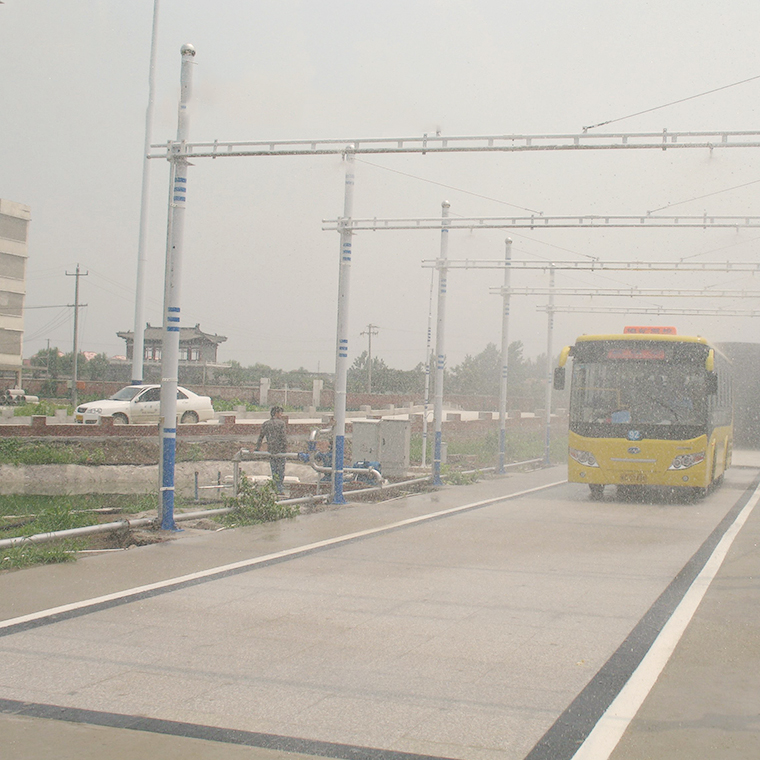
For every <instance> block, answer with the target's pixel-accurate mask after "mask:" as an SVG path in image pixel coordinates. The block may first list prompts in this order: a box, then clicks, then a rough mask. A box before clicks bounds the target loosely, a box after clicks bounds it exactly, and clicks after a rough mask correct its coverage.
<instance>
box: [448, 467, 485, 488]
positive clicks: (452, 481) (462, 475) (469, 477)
mask: <svg viewBox="0 0 760 760" xmlns="http://www.w3.org/2000/svg"><path fill="white" fill-rule="evenodd" d="M479 475H480V473H478V472H459V471H458V470H450V471H448V472H445V473H444V474H443V481H444V482H445V483H448V485H450V486H469V485H471V484H472V483H476V482H477V480H478V477H479Z"/></svg>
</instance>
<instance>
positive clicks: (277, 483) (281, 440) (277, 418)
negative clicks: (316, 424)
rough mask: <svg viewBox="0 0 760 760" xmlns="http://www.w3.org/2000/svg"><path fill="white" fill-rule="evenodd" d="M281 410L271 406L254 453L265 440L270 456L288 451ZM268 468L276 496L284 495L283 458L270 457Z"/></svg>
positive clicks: (278, 407) (279, 407)
mask: <svg viewBox="0 0 760 760" xmlns="http://www.w3.org/2000/svg"><path fill="white" fill-rule="evenodd" d="M283 411H284V410H283V408H282V407H281V406H273V407H272V410H271V411H270V413H269V414H270V419H268V420H267V421H266V422H265V423H264V424H263V425H262V426H261V433H259V440H258V441H257V442H256V451H258V450H259V449H260V448H261V443H262V441H263V440H264V439H265V438H266V441H267V451H268V452H269V454H270V455H275V454H284V453H285V452H286V451H287V450H288V437H287V434H286V432H285V420H283V419H282V413H283ZM269 466H270V468H271V470H272V482H273V483H274V487H275V489H276V490H277V493H278V494H283V493H285V492H284V491H283V489H282V484H283V483H284V482H285V457H280V456H270V457H269Z"/></svg>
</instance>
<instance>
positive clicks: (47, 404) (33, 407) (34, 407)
mask: <svg viewBox="0 0 760 760" xmlns="http://www.w3.org/2000/svg"><path fill="white" fill-rule="evenodd" d="M58 409H65V410H66V413H67V414H73V413H74V408H73V407H72V406H71V405H70V404H56V403H54V402H52V401H47V400H45V399H43V400H42V401H40V402H39V403H38V404H21V406H16V407H14V409H13V416H14V417H33V416H35V415H40V414H44V415H45V416H46V417H55V413H56V411H57V410H58Z"/></svg>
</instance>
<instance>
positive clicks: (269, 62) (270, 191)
mask: <svg viewBox="0 0 760 760" xmlns="http://www.w3.org/2000/svg"><path fill="white" fill-rule="evenodd" d="M152 14H153V2H152V0H130V1H129V2H124V1H122V2H115V1H114V0H70V1H68V2H60V1H58V0H6V2H5V4H4V5H3V6H2V7H0V67H1V68H0V102H2V104H3V105H2V108H0V151H2V153H1V154H0V167H1V168H2V171H0V197H2V198H6V199H9V200H13V201H18V202H21V203H25V204H27V205H29V206H30V207H31V210H32V225H31V233H30V242H29V268H28V282H27V299H26V302H27V306H28V307H38V306H60V307H63V305H65V304H71V303H73V298H74V278H73V277H67V276H66V272H73V271H74V269H75V267H76V265H77V263H79V264H80V265H81V267H82V269H83V271H87V272H89V275H88V276H87V277H85V278H83V279H82V280H81V289H80V298H81V301H82V302H84V303H87V304H88V305H87V308H86V309H83V311H82V318H81V320H80V341H79V345H80V348H81V350H90V351H97V352H101V351H102V352H106V353H107V354H109V355H114V354H123V353H124V342H123V341H121V340H120V339H119V338H118V337H117V336H116V332H117V331H119V330H131V329H133V327H134V325H133V319H134V289H135V276H136V265H137V235H138V222H139V209H140V184H141V175H142V157H141V151H142V143H143V137H144V122H145V108H146V105H147V94H148V63H149V52H150V37H151V20H152ZM758 29H760V4H758V3H757V2H750V0H725V1H724V2H723V3H720V4H716V3H715V2H709V3H708V2H700V1H699V0H669V2H667V3H663V2H644V1H643V0H630V1H629V2H626V3H612V2H609V0H604V1H602V0H575V1H574V2H569V1H568V0H534V1H533V2H530V3H529V2H525V0H523V1H522V2H514V1H510V0H436V1H435V2H434V1H432V0H405V1H404V2H399V1H398V0H385V2H383V3H368V2H362V1H360V0H359V1H357V0H352V1H351V2H349V1H348V0H346V1H342V0H321V1H320V2H315V1H311V0H301V1H300V2H299V1H297V0H276V1H275V0H268V1H261V0H259V1H257V0H217V1H216V2H213V3H211V2H208V0H206V1H205V2H200V1H199V0H182V1H181V2H180V0H161V3H160V20H159V29H158V67H157V74H156V77H157V79H156V111H155V120H154V126H153V141H154V142H162V141H165V140H167V139H171V138H173V137H174V136H175V135H176V129H177V116H176V114H177V100H178V93H179V73H180V53H179V50H180V47H181V45H182V44H183V43H186V42H189V43H192V44H193V45H194V46H195V48H196V50H197V55H196V58H195V61H196V64H197V65H196V68H195V69H194V81H195V89H194V99H193V106H192V117H191V125H190V138H191V140H195V141H200V140H214V139H219V140H257V139H275V140H276V139H285V138H345V139H347V140H348V139H350V138H359V137H397V136H414V135H421V134H422V133H425V132H436V131H437V130H440V131H441V132H442V133H443V134H445V135H452V136H453V135H464V134H509V133H536V134H542V133H543V134H546V133H568V132H570V133H577V132H580V131H581V129H582V127H583V126H585V125H589V124H596V123H598V122H601V121H605V120H607V119H617V118H619V117H624V116H627V115H629V114H633V113H637V112H640V111H643V110H645V109H650V108H653V107H655V106H659V105H662V104H666V103H670V102H673V101H676V100H680V99H683V98H687V97H689V96H691V95H696V94H698V93H702V92H705V91H708V90H712V89H715V88H719V87H722V86H724V85H729V84H732V83H734V82H739V81H741V80H744V79H748V78H750V77H754V76H758V75H760V63H759V62H758V56H757V50H758ZM758 102H760V79H758V80H755V81H751V82H748V83H746V84H743V85H740V86H736V87H732V88H729V89H724V90H721V91H720V92H717V93H714V94H712V95H707V96H705V97H701V98H697V99H693V100H689V101H687V102H685V103H681V104H679V105H674V106H671V107H669V108H664V109H661V110H657V111H654V112H651V113H648V114H645V115H642V116H638V117H635V118H628V119H625V120H622V121H619V122H616V123H615V124H614V125H610V126H609V127H605V128H603V129H602V130H599V131H616V132H623V131H625V132H642V131H650V130H661V129H663V128H664V127H667V128H668V129H669V130H670V131H687V130H705V129H706V130H722V129H757V128H759V127H760V119H758V108H757V103H758ZM759 165H760V152H759V151H758V149H736V150H715V151H713V152H712V153H710V152H709V151H707V150H683V151H676V150H673V151H668V152H662V151H630V152H626V151H596V152H578V153H558V154H551V155H549V154H544V153H523V154H481V155H454V154H452V155H438V156H436V155H426V156H396V155H387V156H375V157H373V156H367V157H362V156H360V157H358V159H357V172H356V174H357V179H356V194H355V209H354V211H355V215H356V216H357V217H374V216H377V217H379V218H384V217H421V216H422V217H429V216H438V215H439V214H440V208H441V202H442V201H443V200H448V201H450V202H451V213H452V215H460V216H476V215H486V216H502V215H508V214H515V213H518V212H519V209H516V208H515V207H516V206H517V207H523V208H529V209H534V210H536V211H541V212H544V213H545V214H553V215H558V214H643V213H645V212H646V211H649V210H652V209H656V208H660V207H663V206H666V205H667V204H676V203H677V204H679V205H677V206H675V207H674V208H673V210H672V211H673V213H679V214H701V213H703V212H705V211H707V212H709V213H713V214H726V215H734V214H758V213H760V203H759V202H758V198H759V196H760V182H758V180H760V172H759V171H758V166H759ZM752 182H758V184H751V185H749V186H747V187H743V188H740V189H735V190H729V188H734V187H736V186H739V185H745V184H746V183H752ZM443 185H445V186H448V187H443ZM167 188H168V165H167V163H166V161H164V160H156V161H154V162H152V166H151V204H150V240H149V253H148V255H149V268H148V289H147V293H146V320H147V321H150V322H151V323H152V324H153V325H159V324H160V323H161V314H162V299H163V271H164V259H165V242H166V216H167V212H166V206H167ZM722 191H725V192H722ZM712 193H716V194H714V195H710V197H706V198H701V199H699V200H691V199H694V198H698V197H700V196H706V195H708V194H712ZM188 197H189V200H188V209H187V214H186V217H187V224H186V235H185V255H184V272H183V280H182V313H183V324H184V325H186V326H192V325H194V324H196V323H200V325H201V327H202V329H204V330H205V331H207V332H211V333H219V334H222V335H226V336H227V337H228V340H227V342H226V343H224V344H223V345H222V347H221V349H220V359H222V360H228V359H236V360H238V361H240V362H241V363H242V364H244V365H248V364H253V363H255V362H257V361H260V362H264V363H267V364H271V365H274V366H277V367H283V368H286V369H290V368H295V367H298V366H304V367H306V368H307V369H310V370H313V371H316V370H317V369H318V368H319V369H321V370H322V371H330V370H332V369H333V368H334V362H335V359H334V356H335V352H334V345H335V321H336V295H337V270H338V243H339V240H338V235H337V233H335V232H328V231H322V229H321V228H322V219H334V218H336V217H338V216H340V215H341V213H342V208H343V166H342V162H341V159H340V157H338V156H332V157H331V156H322V157H319V156H314V157H311V156H309V157H288V158H274V157H267V158H235V159H224V160H215V161H211V160H208V159H199V160H197V161H196V162H195V165H194V166H193V167H192V168H191V169H190V179H189V196H188ZM683 201H689V202H687V203H683ZM510 204H512V205H510ZM509 234H510V236H511V237H512V238H513V239H514V246H513V257H514V258H516V259H527V258H530V259H538V260H547V261H548V260H566V259H578V258H583V256H584V255H594V256H598V257H600V258H602V259H605V258H606V259H620V258H630V259H652V260H662V259H678V258H681V257H683V256H695V255H697V254H699V256H698V257H697V259H696V260H705V261H710V260H721V261H725V260H732V261H749V260H755V259H756V258H757V251H758V242H759V241H760V230H755V231H754V232H753V231H752V230H743V231H740V232H736V231H732V230H722V231H721V230H710V229H707V230H693V231H689V230H664V231H655V230H635V229H634V230H606V231H601V230H574V229H567V230H551V231H543V232H538V231H536V232H523V231H513V232H511V233H509ZM506 236H507V233H506V232H505V231H499V230H496V231H477V232H474V233H470V232H464V231H458V232H452V233H451V236H450V243H449V257H450V258H452V259H459V258H493V259H499V258H502V257H503V255H504V239H505V237H506ZM439 247H440V233H438V232H422V231H416V232H390V231H387V232H376V233H372V232H364V233H359V234H358V235H356V237H355V238H354V259H353V267H352V275H351V277H352V280H351V304H350V337H351V346H350V356H351V359H352V360H353V358H354V357H355V356H357V355H358V354H359V353H360V352H361V351H362V350H364V349H366V347H367V339H366V337H361V336H360V333H361V332H362V331H364V330H366V329H367V325H368V324H369V323H372V324H374V325H377V326H378V328H379V332H378V335H377V336H376V337H374V339H373V352H374V353H375V354H376V355H377V356H380V357H382V358H383V359H385V361H386V362H387V363H388V364H390V365H391V366H394V367H399V368H411V367H413V366H414V365H416V364H417V363H418V362H419V361H422V360H423V359H424V356H425V338H426V330H427V315H428V306H429V294H430V270H429V269H424V268H423V267H422V266H421V262H422V260H423V259H432V258H435V257H436V256H437V254H438V251H439ZM501 282H502V274H501V272H496V271H492V272H487V271H485V272H484V271H472V270H470V271H454V272H452V273H451V275H450V280H449V296H448V302H447V317H448V327H447V354H448V363H449V366H452V365H454V364H457V363H458V362H460V361H461V360H462V358H463V357H464V356H465V355H466V354H468V353H470V354H475V353H478V352H480V351H481V350H482V349H483V348H484V347H485V345H486V344H487V343H488V342H489V341H491V342H495V343H496V344H497V345H498V344H499V342H500V331H501V299H500V298H499V297H498V296H495V295H491V294H489V288H491V287H496V286H499V285H500V284H501ZM629 282H630V280H627V279H626V277H625V276H623V275H619V274H615V273H606V274H604V273H599V274H588V273H572V274H571V273H559V274H558V275H557V286H558V287H573V288H581V287H587V286H591V287H622V286H624V285H626V284H629ZM636 282H637V283H638V284H639V285H640V286H642V287H651V288H655V287H657V288H659V287H664V286H670V285H672V286H673V287H681V288H691V287H698V286H706V285H710V286H713V287H716V288H721V289H737V288H749V289H752V290H754V289H760V282H756V281H755V280H754V279H753V278H752V277H748V276H747V275H737V274H733V275H731V274H717V275H711V276H710V279H709V281H707V282H705V281H704V280H703V281H701V282H700V281H698V280H697V279H695V278H694V277H693V276H691V275H688V274H684V273H681V274H680V275H677V276H674V275H663V274H660V275H642V276H639V277H637V279H636ZM513 284H514V285H515V286H527V285H535V286H542V285H546V284H548V276H547V275H545V274H542V273H515V275H513ZM544 301H545V299H543V298H539V297H525V296H523V297H520V298H517V297H515V298H513V306H512V314H513V318H512V322H511V339H513V340H522V341H523V343H524V344H525V346H526V353H527V355H528V356H537V355H538V354H540V353H542V352H543V351H544V350H545V344H546V337H545V335H546V315H545V314H544V313H543V312H540V311H537V310H536V307H537V306H538V305H540V304H541V303H542V302H544ZM557 303H558V305H560V304H571V303H572V304H575V305H580V304H581V303H582V301H579V300H578V299H572V300H571V299H569V298H564V299H558V300H557ZM612 303H613V302H612V301H610V300H606V301H605V300H603V299H598V298H597V299H595V300H594V304H597V305H603V304H612ZM629 303H633V302H632V301H631V300H625V301H623V300H622V299H618V300H617V301H616V302H614V305H617V306H620V305H625V304H629ZM644 303H645V304H647V305H650V304H656V303H660V304H662V305H665V306H677V307H683V306H686V305H688V304H689V302H688V301H686V300H685V299H662V300H660V301H659V302H657V301H652V300H647V301H646V302H644ZM702 304H703V305H704V306H705V307H706V308H715V307H722V308H734V309H736V308H753V307H756V306H757V304H756V303H755V302H753V301H751V300H749V299H743V300H736V301H733V300H731V301H728V300H726V299H721V300H712V301H709V300H706V299H703V300H702ZM642 305H643V304H642ZM72 312H73V309H71V308H52V309H36V308H28V310H27V312H26V319H25V327H26V338H25V351H24V353H25V356H31V355H32V354H34V353H35V352H36V351H38V350H39V349H41V348H44V347H45V346H46V345H47V341H48V340H49V341H50V344H51V345H53V346H58V347H59V348H61V349H62V350H64V351H70V350H71V347H72V324H73V313H72ZM663 322H665V323H667V324H674V325H676V326H677V327H678V329H679V331H680V332H682V333H693V332H697V333H700V334H703V335H707V336H708V337H711V338H713V339H715V340H743V341H755V340H756V334H757V332H758V330H759V329H760V323H759V322H758V320H757V319H754V320H753V319H748V318H706V317H668V318H667V319H664V318H655V319H647V318H645V317H641V316H636V317H633V318H627V317H626V316H624V315H617V314H614V315H599V314H596V315H589V314H560V315H559V316H558V318H557V329H556V334H555V341H554V345H555V348H556V350H559V347H561V345H563V344H565V343H570V342H572V341H573V340H574V338H575V337H576V336H577V335H578V334H580V333H583V332H617V331H619V330H620V329H621V328H622V326H623V325H624V324H630V323H634V324H639V323H663Z"/></svg>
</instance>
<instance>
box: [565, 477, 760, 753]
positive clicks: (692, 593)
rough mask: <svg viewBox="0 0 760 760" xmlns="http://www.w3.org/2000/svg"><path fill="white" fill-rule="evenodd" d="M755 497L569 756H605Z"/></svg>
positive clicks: (666, 655) (696, 603) (652, 680)
mask: <svg viewBox="0 0 760 760" xmlns="http://www.w3.org/2000/svg"><path fill="white" fill-rule="evenodd" d="M759 500H760V486H758V488H757V489H755V492H754V493H753V494H752V496H751V497H750V500H749V501H748V502H747V504H746V505H745V506H744V508H743V509H742V511H741V512H740V513H739V514H738V516H737V517H736V519H735V520H734V522H733V523H732V524H731V526H730V527H729V528H728V530H727V531H726V532H725V533H724V534H723V537H722V538H721V540H720V541H719V542H718V545H717V546H716V547H715V549H714V550H713V553H712V554H711V555H710V558H709V559H708V560H707V562H706V563H705V565H704V567H703V568H702V571H701V572H700V573H699V575H698V576H697V577H696V578H695V579H694V581H693V582H692V584H691V586H690V587H689V590H688V591H687V592H686V593H685V594H684V596H683V599H681V601H680V603H679V604H678V606H677V607H676V609H675V610H674V612H673V614H672V615H671V617H670V619H669V620H668V622H667V623H666V624H665V625H664V626H663V629H662V630H661V631H660V633H659V635H658V636H657V638H656V639H655V641H654V643H653V644H652V646H651V648H650V649H649V651H648V652H647V654H646V655H645V657H644V659H643V660H642V661H641V662H640V663H639V666H638V667H637V668H636V670H634V672H633V674H632V675H631V677H630V678H629V679H628V682H627V683H626V685H625V686H624V687H623V688H622V689H621V691H620V693H619V694H618V695H617V697H616V698H615V699H614V700H613V701H612V704H610V706H609V707H608V708H607V710H606V712H605V713H604V715H602V717H601V718H600V719H599V721H598V722H597V724H596V726H594V728H593V730H592V731H591V733H590V734H589V735H588V736H587V737H586V740H585V741H584V742H583V744H581V746H580V747H579V748H578V751H577V752H576V753H575V754H574V755H573V760H608V758H609V757H610V755H611V754H612V752H613V750H614V749H615V747H616V746H617V745H618V742H619V741H620V739H621V738H622V737H623V734H624V733H625V731H626V729H627V728H628V726H629V725H630V723H631V721H632V720H633V719H634V717H635V716H636V713H637V712H638V711H639V709H640V707H641V705H642V704H643V703H644V700H645V699H646V698H647V696H648V695H649V693H650V692H651V690H652V687H653V686H654V684H655V682H656V681H657V679H658V678H659V677H660V674H661V673H662V671H663V670H664V668H665V666H666V665H667V663H668V661H669V660H670V657H671V656H672V654H673V652H674V651H675V648H676V646H677V645H678V642H679V641H680V640H681V637H682V636H683V634H684V632H685V630H686V628H687V626H688V625H689V623H690V622H691V619H692V617H693V616H694V613H695V612H696V611H697V608H698V607H699V605H700V603H701V602H702V599H703V597H704V595H705V593H707V589H708V588H709V587H710V584H711V583H712V582H713V580H715V576H716V575H717V574H718V570H720V567H721V565H722V564H723V560H725V558H726V555H727V554H728V552H729V549H730V548H731V545H732V544H733V542H734V539H735V538H736V536H737V535H738V534H739V531H740V530H741V529H742V527H743V526H744V523H746V522H747V519H748V518H749V516H750V514H751V513H752V510H753V509H754V508H755V505H756V504H757V502H758V501H759Z"/></svg>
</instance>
